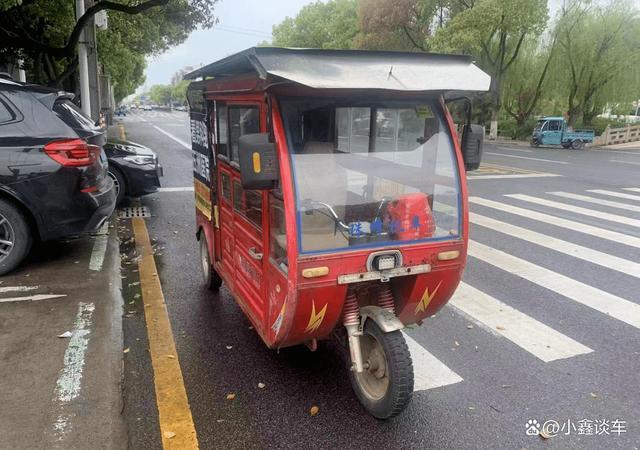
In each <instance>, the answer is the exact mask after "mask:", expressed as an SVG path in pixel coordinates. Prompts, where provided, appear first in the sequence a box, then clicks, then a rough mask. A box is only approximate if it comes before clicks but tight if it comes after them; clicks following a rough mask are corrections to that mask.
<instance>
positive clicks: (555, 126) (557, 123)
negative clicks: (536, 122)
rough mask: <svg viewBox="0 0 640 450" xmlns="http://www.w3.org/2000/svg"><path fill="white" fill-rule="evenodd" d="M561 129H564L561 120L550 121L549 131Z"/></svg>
mask: <svg viewBox="0 0 640 450" xmlns="http://www.w3.org/2000/svg"><path fill="white" fill-rule="evenodd" d="M561 129H562V126H561V122H560V121H559V120H550V121H549V131H560V130H561Z"/></svg>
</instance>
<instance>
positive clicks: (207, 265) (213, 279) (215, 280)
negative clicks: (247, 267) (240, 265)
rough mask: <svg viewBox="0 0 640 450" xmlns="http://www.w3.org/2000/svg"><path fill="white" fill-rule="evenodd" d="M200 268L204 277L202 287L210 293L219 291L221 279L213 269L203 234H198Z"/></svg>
mask: <svg viewBox="0 0 640 450" xmlns="http://www.w3.org/2000/svg"><path fill="white" fill-rule="evenodd" d="M200 266H201V268H202V275H203V277H204V285H205V286H206V287H207V289H210V290H212V291H217V290H218V289H220V285H222V278H220V275H218V272H216V271H215V269H214V268H213V264H211V256H209V245H208V244H207V237H206V235H205V234H204V232H202V233H201V234H200Z"/></svg>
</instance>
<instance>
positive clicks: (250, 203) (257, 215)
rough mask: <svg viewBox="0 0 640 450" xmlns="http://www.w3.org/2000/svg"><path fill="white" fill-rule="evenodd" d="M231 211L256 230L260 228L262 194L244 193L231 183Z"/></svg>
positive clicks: (237, 184)
mask: <svg viewBox="0 0 640 450" xmlns="http://www.w3.org/2000/svg"><path fill="white" fill-rule="evenodd" d="M233 209H235V210H236V212H237V213H239V214H240V215H242V216H243V217H245V218H246V219H247V220H248V221H249V222H251V223H252V224H254V225H255V226H256V227H258V228H262V192H261V191H251V190H249V191H246V190H244V189H243V188H242V185H241V184H240V182H239V181H237V180H234V181H233Z"/></svg>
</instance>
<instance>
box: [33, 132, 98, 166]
mask: <svg viewBox="0 0 640 450" xmlns="http://www.w3.org/2000/svg"><path fill="white" fill-rule="evenodd" d="M44 152H45V153H46V154H47V155H48V156H49V157H50V158H51V159H53V160H54V161H55V162H57V163H58V164H60V165H63V166H65V167H85V166H90V165H92V164H93V163H94V162H96V161H97V160H98V158H100V147H98V146H97V145H91V144H87V143H86V142H85V141H83V140H82V139H64V140H61V141H53V142H49V143H48V144H47V145H45V146H44Z"/></svg>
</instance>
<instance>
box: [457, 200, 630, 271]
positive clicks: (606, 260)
mask: <svg viewBox="0 0 640 450" xmlns="http://www.w3.org/2000/svg"><path fill="white" fill-rule="evenodd" d="M469 220H470V221H471V222H472V223H475V224H476V225H480V226H483V227H485V228H489V229H491V230H494V231H497V232H499V233H504V234H507V235H509V236H513V237H515V238H518V239H522V240H524V241H527V242H531V243H533V244H537V245H540V246H541V247H545V248H548V249H550V250H554V251H556V252H560V253H564V254H565V255H569V256H572V257H574V258H578V259H582V260H583V261H587V262H590V263H592V264H596V265H599V266H602V267H606V268H608V269H613V270H617V271H618V272H621V273H624V274H627V275H631V276H632V277H636V278H640V263H637V262H634V261H629V260H628V259H624V258H620V257H618V256H613V255H610V254H608V253H604V252H601V251H598V250H593V249H591V248H588V247H583V246H582V245H578V244H574V243H572V242H567V241H563V240H562V239H557V238H554V237H551V236H547V235H545V234H542V233H538V232H536V231H532V230H529V229H527V228H522V227H519V226H517V225H512V224H510V223H506V222H502V221H500V220H496V219H491V218H490V217H485V216H481V215H480V214H476V213H472V212H470V213H469Z"/></svg>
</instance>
